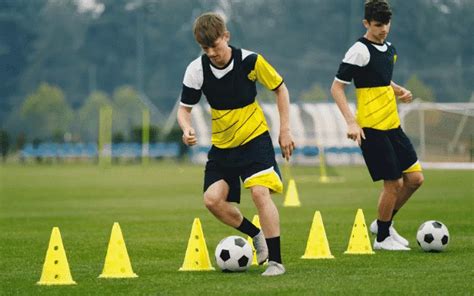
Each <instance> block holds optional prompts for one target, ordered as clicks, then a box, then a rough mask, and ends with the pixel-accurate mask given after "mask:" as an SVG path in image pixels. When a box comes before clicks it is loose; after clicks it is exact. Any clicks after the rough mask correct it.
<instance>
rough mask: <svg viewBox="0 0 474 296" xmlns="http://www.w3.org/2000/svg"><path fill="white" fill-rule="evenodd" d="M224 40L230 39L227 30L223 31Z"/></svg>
mask: <svg viewBox="0 0 474 296" xmlns="http://www.w3.org/2000/svg"><path fill="white" fill-rule="evenodd" d="M223 37H224V40H225V41H227V42H229V41H230V32H229V31H225V32H224V36H223Z"/></svg>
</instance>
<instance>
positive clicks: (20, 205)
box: [0, 163, 474, 295]
mask: <svg viewBox="0 0 474 296" xmlns="http://www.w3.org/2000/svg"><path fill="white" fill-rule="evenodd" d="M317 171H318V170H317V168H314V167H313V168H311V167H295V168H292V169H291V173H292V175H293V177H294V178H295V180H296V184H297V187H298V192H299V198H300V200H301V203H302V207H300V208H284V207H283V206H282V204H283V196H282V195H277V196H275V197H274V200H275V203H276V204H277V206H278V207H279V210H280V216H281V217H280V218H281V228H282V235H281V237H282V252H283V260H284V263H285V265H286V268H287V274H286V275H284V276H282V277H276V278H264V277H262V276H260V273H261V272H263V270H264V267H254V266H253V267H251V268H250V270H249V271H247V272H245V273H237V274H229V273H222V272H220V271H208V272H180V271H178V269H179V268H180V267H181V265H182V263H183V259H184V254H185V251H186V246H187V242H188V239H189V234H190V230H191V225H192V222H193V219H194V218H195V217H199V218H200V219H201V222H202V225H203V230H204V234H205V238H206V242H207V247H208V249H209V252H210V255H211V262H212V263H213V265H214V266H215V267H216V265H215V260H214V258H213V254H214V249H215V247H216V245H217V243H218V242H219V240H221V239H222V238H223V237H225V236H228V235H239V233H238V232H237V231H236V230H233V229H231V228H229V227H227V226H224V225H223V224H220V223H219V222H218V221H217V220H216V219H215V218H214V217H213V216H212V215H211V214H210V213H209V212H208V211H207V210H206V209H205V207H204V205H203V203H202V192H201V191H202V189H201V188H202V179H203V169H202V167H201V166H192V165H185V164H175V163H159V164H153V165H150V166H149V167H146V168H143V167H140V166H135V165H122V166H115V167H112V168H108V169H101V168H98V167H96V166H92V165H63V166H59V165H50V166H49V165H26V166H17V165H6V166H5V165H4V166H0V186H1V187H0V202H1V204H0V207H1V208H0V221H1V222H0V227H1V228H0V256H1V261H0V268H1V271H0V287H1V288H0V294H2V295H214V294H216V295H217V294H224V293H225V294H236V295H324V294H341V295H343V294H344V295H347V294H352V295H362V294H374V295H382V294H386V295H390V294H398V295H407V294H410V295H421V294H424V295H443V294H450V295H472V294H474V288H473V284H472V280H473V278H474V273H473V262H474V260H473V258H474V255H473V251H474V244H473V243H474V233H473V218H472V217H473V215H472V210H473V198H474V196H473V181H474V174H473V172H472V171H441V170H428V171H425V178H426V180H425V184H424V185H423V187H422V188H421V189H420V190H419V192H417V193H416V194H415V196H414V197H413V198H412V200H410V201H409V203H408V204H407V206H406V208H404V209H403V210H402V211H400V212H399V214H397V217H396V218H397V219H396V221H397V224H396V226H397V230H398V231H399V232H400V233H401V234H402V235H405V236H406V237H407V238H408V239H409V240H410V244H411V246H412V250H411V251H409V252H402V253H394V252H377V253H376V254H375V255H344V254H343V253H344V251H345V250H346V248H347V243H348V240H349V236H350V233H351V229H352V224H353V221H354V217H355V213H356V210H357V208H362V209H363V210H364V214H365V217H366V221H367V223H370V221H371V220H372V219H373V218H374V217H375V214H376V203H377V198H378V194H379V189H380V186H381V183H376V184H374V183H372V182H371V181H370V178H369V175H368V173H367V171H366V169H365V168H364V167H351V168H343V167H341V168H337V172H338V174H339V175H340V176H342V177H344V178H345V180H346V181H345V182H343V183H331V184H321V183H318V182H317V179H318V175H317ZM242 199H243V202H242V205H241V207H240V208H241V210H242V212H243V214H244V215H245V216H247V217H248V218H249V219H252V217H253V215H254V214H256V210H255V209H254V207H253V205H252V203H251V198H250V196H249V193H248V192H247V191H245V192H244V195H243V197H242ZM316 210H319V211H321V214H322V217H323V221H324V225H325V228H326V233H327V236H328V240H329V244H330V247H331V251H332V254H333V255H334V256H335V259H333V260H302V259H300V257H301V256H302V255H303V253H304V251H305V247H306V241H307V238H308V234H309V229H310V226H311V222H312V219H313V215H314V212H315V211H316ZM430 219H437V220H440V221H442V222H444V223H445V224H446V225H447V226H448V228H449V231H450V234H451V242H450V244H449V246H448V249H447V250H446V251H445V252H443V253H424V252H422V251H421V249H419V248H418V246H417V244H416V240H415V235H416V230H417V228H418V226H419V225H420V224H421V223H422V222H424V221H426V220H430ZM115 221H117V222H119V223H120V225H121V228H122V231H123V234H124V237H125V241H126V244H127V248H128V253H129V255H130V258H131V261H132V266H133V269H134V272H135V273H137V274H138V275H139V277H138V278H135V279H126V280H123V279H122V280H105V279H98V278H97V277H98V275H99V274H100V273H101V271H102V267H103V263H104V258H105V253H106V249H107V244H108V240H109V236H110V231H111V228H112V224H113V222H115ZM53 226H58V227H59V228H60V230H61V234H62V239H63V243H64V246H65V249H66V253H67V256H68V261H69V265H70V268H71V273H72V276H73V278H74V280H75V281H76V282H77V285H75V286H37V285H36V284H35V283H36V282H37V281H38V280H39V278H40V275H41V270H42V265H43V261H44V258H45V254H46V249H47V247H48V241H49V237H50V234H51V229H52V227H53Z"/></svg>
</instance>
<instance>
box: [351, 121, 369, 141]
mask: <svg viewBox="0 0 474 296" xmlns="http://www.w3.org/2000/svg"><path fill="white" fill-rule="evenodd" d="M347 138H349V139H351V140H354V141H356V142H357V145H359V146H360V144H361V142H362V139H364V140H365V134H364V130H363V129H362V128H361V127H360V126H359V124H357V122H355V121H354V122H351V123H349V124H348V125H347Z"/></svg>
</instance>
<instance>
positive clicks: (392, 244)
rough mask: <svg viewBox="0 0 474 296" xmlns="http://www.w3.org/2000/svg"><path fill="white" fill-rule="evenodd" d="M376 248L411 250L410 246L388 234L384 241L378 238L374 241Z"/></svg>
mask: <svg viewBox="0 0 474 296" xmlns="http://www.w3.org/2000/svg"><path fill="white" fill-rule="evenodd" d="M374 249H375V250H387V251H410V248H408V247H405V246H404V245H402V244H400V243H399V242H397V241H396V240H395V239H394V238H393V237H391V236H387V237H386V238H385V239H384V240H383V241H381V242H378V241H377V239H375V241H374Z"/></svg>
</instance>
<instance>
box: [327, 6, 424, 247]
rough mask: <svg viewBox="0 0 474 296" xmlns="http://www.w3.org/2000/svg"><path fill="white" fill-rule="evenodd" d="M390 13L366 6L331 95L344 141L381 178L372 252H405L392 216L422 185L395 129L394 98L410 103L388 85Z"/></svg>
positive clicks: (409, 152)
mask: <svg viewBox="0 0 474 296" xmlns="http://www.w3.org/2000/svg"><path fill="white" fill-rule="evenodd" d="M391 16H392V12H391V10H390V6H389V4H388V3H387V2H386V1H383V0H370V1H367V2H366V3H365V16H364V20H363V24H364V26H365V28H366V29H367V32H366V33H365V35H364V37H362V38H360V39H359V40H358V41H357V42H356V43H355V44H354V45H353V46H352V47H351V48H350V49H349V50H348V51H347V53H346V55H345V56H344V59H343V60H342V63H341V65H340V66H339V71H338V72H337V75H336V78H335V80H334V82H333V84H332V87H331V94H332V96H333V98H334V100H335V101H336V103H337V105H338V107H339V109H340V111H341V113H342V115H343V116H344V119H345V120H346V123H347V137H348V138H350V139H352V140H354V141H357V143H358V144H359V145H360V147H361V149H362V154H363V156H364V160H365V163H366V165H367V168H368V169H369V173H370V175H371V177H372V179H373V181H374V182H375V181H378V180H383V189H382V192H381V194H380V198H379V204H378V219H377V220H376V221H374V222H372V224H371V226H370V230H371V231H372V232H373V233H376V234H377V238H376V239H375V242H374V249H383V250H410V248H409V247H408V241H407V240H406V239H405V238H403V237H402V236H400V235H399V234H398V233H397V231H396V230H395V228H394V227H393V222H392V220H393V216H394V215H395V214H396V213H397V211H398V210H400V208H401V207H402V206H403V205H404V204H405V202H406V201H407V200H408V199H409V198H410V197H411V196H412V194H413V193H414V192H415V191H416V190H417V189H418V188H419V187H420V186H421V184H422V183H423V173H422V172H421V171H422V170H421V166H420V163H419V161H418V159H417V156H416V152H415V150H414V148H413V146H412V144H411V142H410V140H409V139H408V137H407V136H406V135H405V133H404V132H403V130H402V129H401V127H400V119H399V117H398V111H397V102H396V97H398V99H399V100H400V101H401V102H403V103H409V102H411V100H412V94H411V92H410V91H409V90H407V89H405V88H403V87H401V86H399V85H397V84H396V83H394V82H393V81H392V73H393V67H394V64H395V61H396V60H397V54H396V50H395V47H393V45H392V44H390V43H389V42H387V41H386V38H387V35H388V33H389V31H390V25H391V23H390V20H391ZM351 80H354V84H355V87H356V96H357V115H356V117H354V115H353V114H352V112H351V110H350V109H349V106H348V104H347V99H346V96H345V92H344V88H345V86H346V85H347V84H350V82H351Z"/></svg>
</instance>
